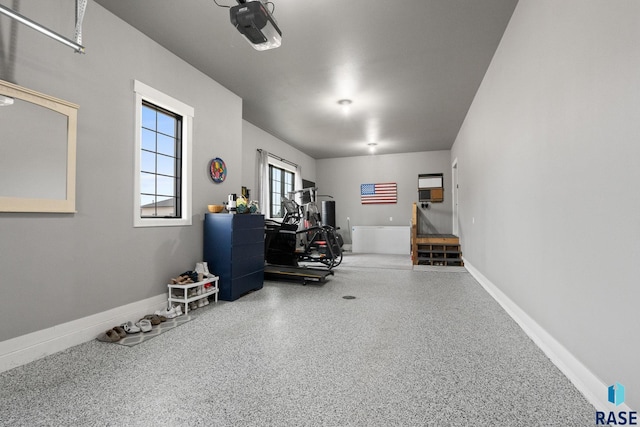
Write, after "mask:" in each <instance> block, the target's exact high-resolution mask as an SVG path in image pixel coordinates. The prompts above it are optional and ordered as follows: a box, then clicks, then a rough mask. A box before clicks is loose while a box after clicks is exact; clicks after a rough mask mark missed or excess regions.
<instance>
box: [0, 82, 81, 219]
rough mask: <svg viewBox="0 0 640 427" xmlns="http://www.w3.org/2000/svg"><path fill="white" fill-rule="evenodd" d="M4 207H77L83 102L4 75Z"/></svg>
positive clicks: (0, 133) (0, 191)
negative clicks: (78, 142)
mask: <svg viewBox="0 0 640 427" xmlns="http://www.w3.org/2000/svg"><path fill="white" fill-rule="evenodd" d="M0 101H4V102H0V104H2V103H4V104H9V105H4V106H0V212H53V213H75V211H76V194H75V192H76V134H77V123H78V106H77V105H75V104H72V103H70V102H67V101H63V100H60V99H57V98H54V97H52V96H49V95H44V94H41V93H38V92H36V91H33V90H31V89H26V88H23V87H21V86H18V85H15V84H13V83H9V82H6V81H3V80H0Z"/></svg>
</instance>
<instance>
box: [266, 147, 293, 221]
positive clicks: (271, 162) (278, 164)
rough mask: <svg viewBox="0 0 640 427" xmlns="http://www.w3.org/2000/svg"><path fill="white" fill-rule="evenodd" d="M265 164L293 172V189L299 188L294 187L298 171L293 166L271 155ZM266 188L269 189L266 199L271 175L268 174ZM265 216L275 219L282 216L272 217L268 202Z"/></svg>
mask: <svg viewBox="0 0 640 427" xmlns="http://www.w3.org/2000/svg"><path fill="white" fill-rule="evenodd" d="M267 164H268V165H270V166H275V167H277V168H280V169H284V170H286V171H287V172H291V173H292V174H293V191H296V190H299V188H296V180H297V176H296V175H297V174H298V172H297V171H296V168H295V166H292V165H291V164H289V163H286V162H283V161H280V160H278V159H276V158H273V157H271V156H268V159H267ZM268 189H269V198H268V200H271V176H269V183H268ZM285 196H286V194H285ZM296 202H298V203H299V202H300V201H299V200H296ZM265 218H267V219H275V220H282V218H272V217H271V205H270V204H268V206H267V209H266V213H265Z"/></svg>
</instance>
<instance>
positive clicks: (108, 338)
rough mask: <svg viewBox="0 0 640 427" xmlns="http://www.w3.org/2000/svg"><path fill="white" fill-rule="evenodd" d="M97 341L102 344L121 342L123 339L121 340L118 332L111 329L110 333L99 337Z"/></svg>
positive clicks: (104, 333) (107, 332)
mask: <svg viewBox="0 0 640 427" xmlns="http://www.w3.org/2000/svg"><path fill="white" fill-rule="evenodd" d="M125 335H126V334H125ZM96 339H97V340H98V341H102V342H117V341H120V340H121V339H122V338H120V335H119V334H118V333H117V332H116V331H114V330H113V329H109V330H108V331H106V332H103V333H101V334H100V335H98V337H97V338H96Z"/></svg>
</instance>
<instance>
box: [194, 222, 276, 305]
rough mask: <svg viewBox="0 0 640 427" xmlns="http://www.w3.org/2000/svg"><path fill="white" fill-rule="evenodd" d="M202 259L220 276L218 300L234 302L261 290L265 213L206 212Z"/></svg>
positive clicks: (210, 269) (212, 271) (211, 270)
mask: <svg viewBox="0 0 640 427" xmlns="http://www.w3.org/2000/svg"><path fill="white" fill-rule="evenodd" d="M204 261H206V262H207V264H208V266H209V271H210V272H211V273H213V274H215V275H216V276H219V277H220V282H219V284H218V285H219V289H220V291H219V298H220V299H221V300H225V301H234V300H236V299H238V298H240V297H241V296H242V295H244V294H246V293H247V292H250V291H255V290H258V289H262V285H263V281H264V215H257V214H222V213H220V214H210V213H209V214H205V217H204Z"/></svg>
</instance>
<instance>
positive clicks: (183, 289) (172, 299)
mask: <svg viewBox="0 0 640 427" xmlns="http://www.w3.org/2000/svg"><path fill="white" fill-rule="evenodd" d="M218 280H219V277H218V276H213V277H210V278H207V279H205V280H203V281H201V282H195V283H187V284H186V285H178V284H169V285H167V286H168V287H169V306H171V305H172V304H171V303H180V304H184V314H187V313H188V312H189V303H191V302H194V301H198V300H201V299H202V298H209V297H210V296H211V295H213V296H214V301H215V302H218V292H219V288H218ZM208 284H211V286H207V285H208Z"/></svg>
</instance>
